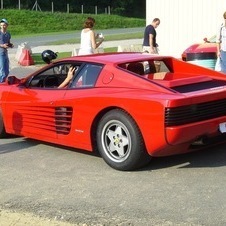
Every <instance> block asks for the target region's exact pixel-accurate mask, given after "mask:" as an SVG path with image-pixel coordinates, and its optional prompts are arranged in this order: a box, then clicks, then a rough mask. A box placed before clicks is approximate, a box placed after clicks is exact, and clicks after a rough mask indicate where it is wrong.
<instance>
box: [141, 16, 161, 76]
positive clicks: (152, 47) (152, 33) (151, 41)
mask: <svg viewBox="0 0 226 226" xmlns="http://www.w3.org/2000/svg"><path fill="white" fill-rule="evenodd" d="M159 24H160V19H159V18H154V19H153V20H152V23H151V24H149V25H147V26H146V28H145V30H144V40H143V52H144V53H151V54H158V44H157V43H156V36H157V33H156V30H155V29H156V28H157V27H158V26H159ZM154 64H155V70H156V72H159V71H160V68H161V63H160V62H159V61H155V62H154Z"/></svg>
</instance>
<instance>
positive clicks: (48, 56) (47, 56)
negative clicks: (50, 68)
mask: <svg viewBox="0 0 226 226" xmlns="http://www.w3.org/2000/svg"><path fill="white" fill-rule="evenodd" d="M56 58H57V53H54V52H53V51H52V50H49V49H47V50H44V51H43V52H42V60H43V61H44V62H45V63H47V64H50V63H51V61H52V60H54V59H56Z"/></svg>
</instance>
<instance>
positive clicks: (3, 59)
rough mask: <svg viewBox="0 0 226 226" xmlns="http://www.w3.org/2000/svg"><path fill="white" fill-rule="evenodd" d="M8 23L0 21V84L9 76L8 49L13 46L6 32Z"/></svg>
mask: <svg viewBox="0 0 226 226" xmlns="http://www.w3.org/2000/svg"><path fill="white" fill-rule="evenodd" d="M7 28H8V21H7V20H6V19H1V21H0V83H3V82H5V80H6V78H7V76H8V75H9V57H8V48H12V47H13V44H12V43H11V42H10V39H11V35H10V33H9V32H8V31H7Z"/></svg>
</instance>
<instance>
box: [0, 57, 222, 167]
mask: <svg viewBox="0 0 226 226" xmlns="http://www.w3.org/2000/svg"><path fill="white" fill-rule="evenodd" d="M156 62H157V63H158V68H159V64H160V65H161V67H160V71H159V72H156ZM71 66H73V67H74V68H76V70H74V77H73V79H72V80H71V82H70V83H69V84H68V85H67V87H65V88H59V85H60V84H61V83H62V82H63V81H64V79H65V78H66V76H67V73H68V70H69V68H70V67H71ZM225 132H226V77H225V75H223V74H222V73H219V72H216V71H213V70H210V69H207V68H204V67H200V66H197V65H193V64H189V63H186V62H183V61H181V60H178V59H175V58H172V57H168V56H156V55H149V54H142V53H108V54H107V53H106V54H96V55H89V56H76V57H71V58H66V59H62V60H58V61H55V62H53V63H50V64H49V65H46V66H45V67H43V68H42V69H40V70H38V71H37V72H35V73H33V74H31V75H29V76H28V77H26V78H23V79H21V80H20V79H18V78H16V77H14V76H10V77H9V78H8V80H7V82H6V83H2V84H0V137H2V138H3V137H4V136H6V135H7V134H16V135H19V136H25V137H29V138H34V139H38V140H41V141H47V142H51V143H56V144H60V145H65V146H71V147H74V148H78V149H83V150H87V151H90V152H91V151H98V152H99V153H100V155H101V156H102V157H103V159H104V160H105V161H106V163H107V164H109V165H110V166H111V167H113V168H115V169H117V170H134V169H137V168H139V167H143V166H144V165H146V164H147V163H148V162H149V161H150V159H151V157H152V156H167V155H173V154H179V153H185V152H189V151H192V150H195V149H200V148H201V147H204V146H207V145H209V144H213V143H214V142H215V143H216V142H222V139H223V140H225V135H224V134H225Z"/></svg>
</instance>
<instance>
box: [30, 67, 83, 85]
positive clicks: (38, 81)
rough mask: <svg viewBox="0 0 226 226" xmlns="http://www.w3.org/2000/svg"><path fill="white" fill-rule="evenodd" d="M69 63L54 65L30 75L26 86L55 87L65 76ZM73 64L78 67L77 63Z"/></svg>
mask: <svg viewBox="0 0 226 226" xmlns="http://www.w3.org/2000/svg"><path fill="white" fill-rule="evenodd" d="M71 65H72V64H71V63H70V64H69V63H66V64H58V65H54V66H53V67H51V68H48V69H46V70H45V71H42V72H41V73H39V74H37V75H35V76H34V77H32V78H31V79H30V81H29V82H28V84H27V86H28V87H30V88H33V87H36V88H37V87H39V88H57V87H58V86H59V85H60V84H61V83H62V82H63V81H64V80H65V78H66V77H67V73H68V70H69V68H70V66H71ZM73 66H76V67H79V65H73Z"/></svg>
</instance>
